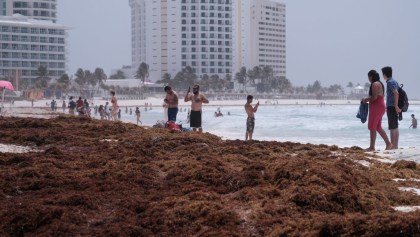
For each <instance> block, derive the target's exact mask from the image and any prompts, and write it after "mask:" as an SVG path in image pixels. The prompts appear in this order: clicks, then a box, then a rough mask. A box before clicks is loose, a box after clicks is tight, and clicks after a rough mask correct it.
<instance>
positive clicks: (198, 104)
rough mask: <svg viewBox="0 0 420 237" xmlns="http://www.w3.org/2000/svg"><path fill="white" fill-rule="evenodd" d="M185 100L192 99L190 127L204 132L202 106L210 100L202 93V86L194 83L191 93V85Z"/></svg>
mask: <svg viewBox="0 0 420 237" xmlns="http://www.w3.org/2000/svg"><path fill="white" fill-rule="evenodd" d="M184 101H185V102H188V101H191V114H190V127H192V128H193V131H195V132H196V131H198V132H203V128H202V127H201V115H202V108H203V103H204V104H208V103H209V100H208V99H207V98H206V97H205V96H204V95H203V94H202V93H200V86H199V85H194V86H193V93H192V94H191V93H190V87H188V91H187V94H186V95H185V98H184Z"/></svg>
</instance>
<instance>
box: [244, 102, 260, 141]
mask: <svg viewBox="0 0 420 237" xmlns="http://www.w3.org/2000/svg"><path fill="white" fill-rule="evenodd" d="M253 99H254V97H253V96H252V95H248V96H247V97H246V104H245V111H246V113H247V115H248V118H247V119H246V133H245V141H248V140H252V134H253V133H254V127H255V116H254V114H255V113H256V112H257V110H258V106H260V102H258V103H257V104H256V105H255V106H254V107H252V105H251V104H252V100H253Z"/></svg>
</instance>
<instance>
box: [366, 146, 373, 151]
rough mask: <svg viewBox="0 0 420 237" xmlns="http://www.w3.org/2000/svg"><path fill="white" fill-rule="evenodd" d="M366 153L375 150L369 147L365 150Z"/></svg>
mask: <svg viewBox="0 0 420 237" xmlns="http://www.w3.org/2000/svg"><path fill="white" fill-rule="evenodd" d="M365 151H375V148H372V147H368V148H366V149H365Z"/></svg>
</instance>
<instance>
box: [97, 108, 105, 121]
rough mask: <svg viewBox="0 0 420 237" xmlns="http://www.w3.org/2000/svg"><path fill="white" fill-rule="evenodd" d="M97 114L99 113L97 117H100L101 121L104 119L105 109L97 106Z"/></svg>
mask: <svg viewBox="0 0 420 237" xmlns="http://www.w3.org/2000/svg"><path fill="white" fill-rule="evenodd" d="M98 113H99V116H101V120H103V119H105V118H106V115H105V109H104V106H103V105H99V108H98Z"/></svg>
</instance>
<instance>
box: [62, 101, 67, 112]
mask: <svg viewBox="0 0 420 237" xmlns="http://www.w3.org/2000/svg"><path fill="white" fill-rule="evenodd" d="M61 108H62V109H63V113H64V112H66V108H67V105H66V101H64V100H63V104H62V105H61Z"/></svg>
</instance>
